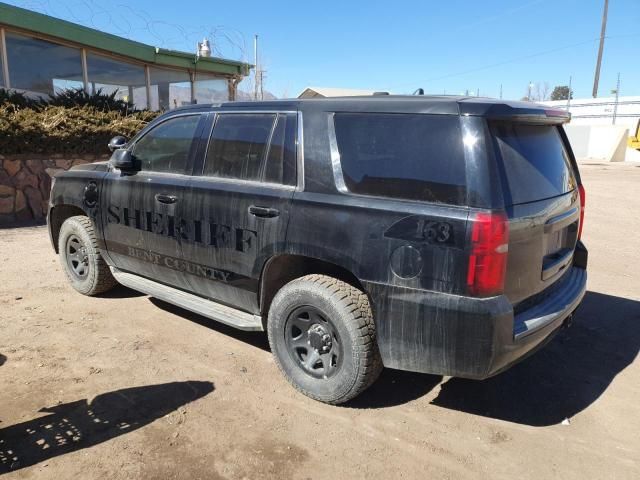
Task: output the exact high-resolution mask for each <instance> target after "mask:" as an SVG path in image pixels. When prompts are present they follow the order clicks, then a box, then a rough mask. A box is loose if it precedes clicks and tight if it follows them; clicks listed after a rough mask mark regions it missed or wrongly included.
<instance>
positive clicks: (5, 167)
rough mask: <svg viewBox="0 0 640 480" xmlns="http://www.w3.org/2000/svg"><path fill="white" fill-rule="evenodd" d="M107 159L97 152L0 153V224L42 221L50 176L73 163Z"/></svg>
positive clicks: (49, 188) (78, 163) (47, 197)
mask: <svg viewBox="0 0 640 480" xmlns="http://www.w3.org/2000/svg"><path fill="white" fill-rule="evenodd" d="M108 158H109V157H108V156H101V155H73V156H65V155H49V156H43V155H6V156H3V155H0V226H6V225H13V224H17V223H30V222H43V221H44V219H45V217H46V215H47V205H48V201H49V192H50V190H51V177H52V176H54V175H55V174H56V173H58V172H60V171H63V170H68V169H70V168H71V167H72V166H74V165H80V164H83V163H91V162H97V161H100V160H107V159H108Z"/></svg>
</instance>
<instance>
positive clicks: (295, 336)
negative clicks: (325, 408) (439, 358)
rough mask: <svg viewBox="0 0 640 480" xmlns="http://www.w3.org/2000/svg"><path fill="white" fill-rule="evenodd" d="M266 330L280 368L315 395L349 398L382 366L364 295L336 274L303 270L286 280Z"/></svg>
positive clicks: (331, 399)
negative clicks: (288, 280)
mask: <svg viewBox="0 0 640 480" xmlns="http://www.w3.org/2000/svg"><path fill="white" fill-rule="evenodd" d="M267 330H268V333H269V344H270V345H271V351H272V352H273V354H274V356H275V358H276V362H277V364H278V366H279V367H280V370H281V371H282V373H284V375H285V377H286V378H287V380H288V381H289V382H290V383H291V384H292V385H293V386H294V387H295V388H296V389H298V390H299V391H300V392H302V393H304V394H305V395H307V396H309V397H311V398H313V399H315V400H319V401H321V402H325V403H331V404H340V403H344V402H347V401H348V400H351V399H352V398H354V397H356V396H357V395H359V394H360V393H361V392H362V391H364V390H365V389H366V388H367V387H369V386H370V385H371V384H372V383H373V382H374V381H375V380H376V379H377V378H378V376H379V375H380V372H381V371H382V361H381V359H380V353H379V351H378V345H377V343H376V336H375V326H374V322H373V316H372V314H371V307H370V305H369V300H368V298H367V296H366V295H365V293H364V292H362V291H360V290H358V289H357V288H355V287H353V286H351V285H349V284H347V283H345V282H342V281H340V280H337V279H335V278H332V277H329V276H326V275H307V276H305V277H302V278H299V279H296V280H293V281H292V282H290V283H288V284H287V285H285V286H284V287H283V288H282V289H281V290H280V291H279V292H278V293H277V294H276V296H275V298H274V299H273V302H272V304H271V308H270V309H269V319H268V325H267Z"/></svg>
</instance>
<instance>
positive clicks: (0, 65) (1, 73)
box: [0, 28, 7, 87]
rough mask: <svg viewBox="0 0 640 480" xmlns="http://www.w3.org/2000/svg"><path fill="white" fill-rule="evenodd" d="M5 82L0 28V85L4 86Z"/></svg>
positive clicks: (0, 31)
mask: <svg viewBox="0 0 640 480" xmlns="http://www.w3.org/2000/svg"><path fill="white" fill-rule="evenodd" d="M6 85H7V82H5V80H4V52H3V51H2V29H1V28H0V87H5V86H6Z"/></svg>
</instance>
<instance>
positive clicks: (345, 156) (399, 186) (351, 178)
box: [334, 113, 466, 205]
mask: <svg viewBox="0 0 640 480" xmlns="http://www.w3.org/2000/svg"><path fill="white" fill-rule="evenodd" d="M334 122H335V132H336V140H337V144H338V151H339V153H340V163H341V167H342V174H343V178H344V182H345V185H346V187H347V189H348V190H349V191H351V192H353V193H357V194H361V195H372V196H376V197H390V198H398V199H408V200H420V201H426V202H435V203H447V204H453V205H463V204H465V202H466V188H465V183H466V182H465V159H464V150H463V144H462V138H461V133H460V119H459V117H458V116H452V115H424V114H386V113H336V114H335V115H334Z"/></svg>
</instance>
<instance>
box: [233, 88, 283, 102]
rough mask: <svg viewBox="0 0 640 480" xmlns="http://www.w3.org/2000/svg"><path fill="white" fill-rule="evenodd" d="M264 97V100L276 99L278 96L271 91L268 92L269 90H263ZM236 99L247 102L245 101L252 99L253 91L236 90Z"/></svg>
mask: <svg viewBox="0 0 640 480" xmlns="http://www.w3.org/2000/svg"><path fill="white" fill-rule="evenodd" d="M264 99H265V100H277V99H278V97H276V96H275V95H274V94H273V93H271V92H269V91H265V92H264ZM236 100H238V101H243V102H247V101H249V102H250V101H252V100H253V92H243V91H242V90H238V93H237V94H236Z"/></svg>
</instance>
